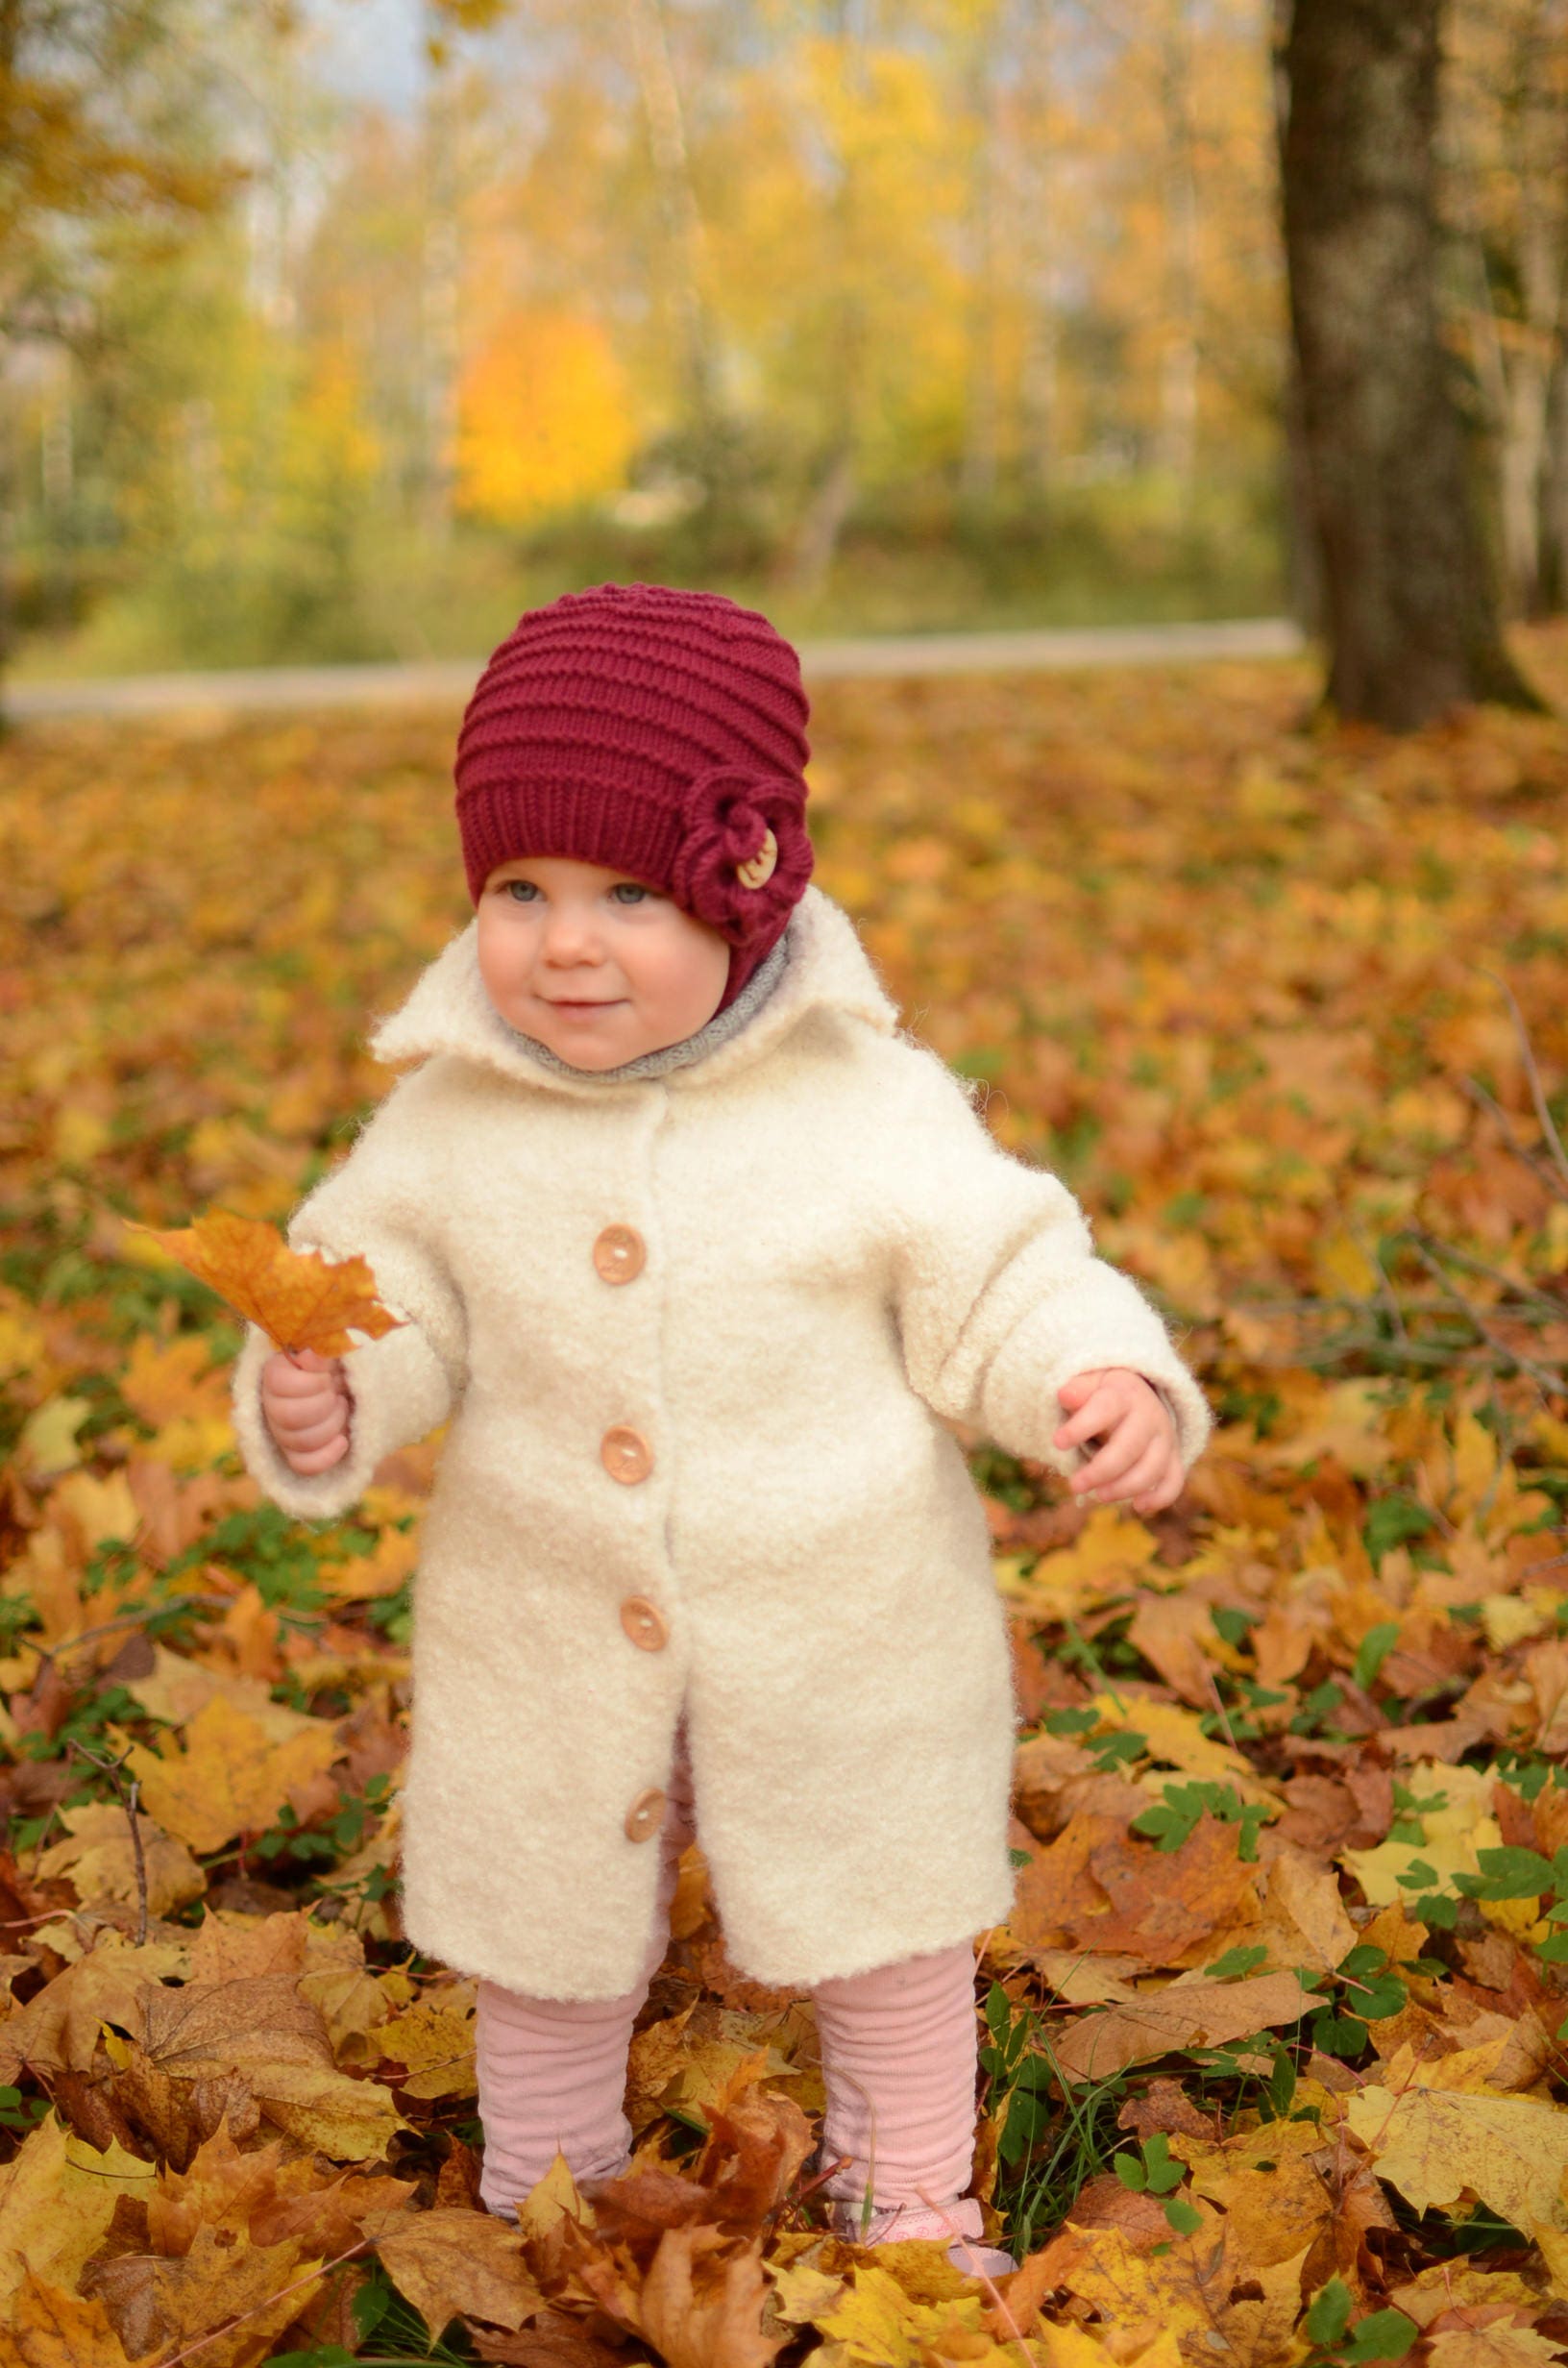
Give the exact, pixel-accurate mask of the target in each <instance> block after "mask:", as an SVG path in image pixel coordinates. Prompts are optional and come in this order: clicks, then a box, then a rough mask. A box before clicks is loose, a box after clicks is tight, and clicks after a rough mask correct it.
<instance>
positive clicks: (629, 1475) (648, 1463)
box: [599, 1422, 653, 1488]
mask: <svg viewBox="0 0 1568 2368" xmlns="http://www.w3.org/2000/svg"><path fill="white" fill-rule="evenodd" d="M599 1454H600V1462H601V1463H602V1465H603V1467H604V1468H605V1470H606V1471H607V1472H608V1473H609V1475H610V1478H611V1479H612V1480H621V1481H624V1482H625V1485H626V1487H627V1488H630V1487H631V1485H632V1483H633V1482H634V1481H637V1480H646V1479H647V1478H648V1475H649V1472H650V1471H651V1470H652V1468H653V1450H652V1448H651V1447H650V1446H649V1443H648V1442H647V1440H646V1439H645V1438H644V1437H643V1434H642V1432H641V1431H633V1430H628V1429H627V1427H626V1425H625V1423H624V1422H618V1423H616V1424H615V1426H614V1428H613V1429H611V1430H608V1431H606V1432H605V1434H604V1436H603V1438H602V1439H601V1440H600V1443H599Z"/></svg>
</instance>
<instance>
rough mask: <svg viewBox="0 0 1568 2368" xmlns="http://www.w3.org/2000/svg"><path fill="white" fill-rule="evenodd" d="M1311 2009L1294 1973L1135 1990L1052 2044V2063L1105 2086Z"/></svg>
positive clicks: (1273, 2026)
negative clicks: (1125, 2073)
mask: <svg viewBox="0 0 1568 2368" xmlns="http://www.w3.org/2000/svg"><path fill="white" fill-rule="evenodd" d="M1311 2003H1312V2002H1311V1993H1310V1992H1308V1991H1306V1990H1304V1989H1303V1988H1302V1986H1301V1984H1300V1983H1299V1982H1298V1981H1297V1979H1296V1977H1295V1975H1294V1974H1293V1973H1264V1974H1259V1975H1257V1976H1255V1977H1254V1978H1253V1979H1252V1980H1250V1981H1244V1982H1174V1983H1171V1984H1169V1985H1167V1986H1166V1987H1165V1988H1164V1989H1162V1990H1158V1991H1154V1992H1147V1991H1145V1992H1141V1993H1140V1994H1139V1997H1138V1999H1137V2000H1136V2001H1135V2003H1134V2004H1133V2005H1131V2006H1117V2007H1112V2008H1110V2009H1109V2010H1108V2011H1107V2012H1106V2013H1104V2014H1086V2015H1084V2016H1082V2017H1081V2019H1080V2020H1079V2021H1077V2022H1075V2023H1074V2024H1073V2026H1072V2028H1071V2030H1070V2031H1068V2032H1067V2034H1066V2036H1065V2037H1064V2038H1062V2039H1059V2040H1058V2041H1057V2042H1056V2044H1055V2054H1056V2060H1057V2063H1058V2064H1059V2065H1060V2067H1061V2069H1062V2070H1063V2071H1064V2072H1065V2073H1066V2076H1067V2078H1068V2079H1069V2080H1072V2081H1091V2080H1092V2081H1103V2080H1109V2079H1110V2078H1111V2077H1112V2075H1113V2074H1114V2073H1116V2072H1120V2071H1122V2070H1123V2069H1124V2068H1125V2067H1126V2066H1127V2065H1128V2064H1130V2063H1147V2062H1149V2061H1150V2060H1152V2059H1153V2058H1155V2057H1156V2056H1169V2055H1172V2054H1175V2053H1178V2052H1179V2051H1181V2050H1182V2049H1185V2048H1191V2047H1224V2046H1226V2045H1228V2044H1229V2042H1230V2041H1231V2040H1233V2039H1246V2038H1251V2037H1252V2036H1253V2035H1254V2034H1255V2033H1257V2032H1260V2031H1266V2030H1272V2029H1277V2028H1278V2027H1279V2026H1280V2025H1282V2024H1286V2023H1295V2022H1299V2020H1300V2019H1301V2016H1302V2015H1303V2013H1305V2012H1306V2010H1307V2009H1308V2008H1309V2007H1310V2006H1311Z"/></svg>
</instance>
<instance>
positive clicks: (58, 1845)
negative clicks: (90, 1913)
mask: <svg viewBox="0 0 1568 2368" xmlns="http://www.w3.org/2000/svg"><path fill="white" fill-rule="evenodd" d="M60 1815H61V1824H62V1825H63V1826H64V1827H65V1829H66V1838H65V1839H64V1840H63V1841H57V1842H54V1843H52V1844H51V1845H50V1847H49V1848H48V1849H47V1850H42V1851H40V1852H39V1853H38V1859H37V1872H38V1873H39V1875H41V1876H43V1877H44V1878H45V1879H47V1878H48V1877H49V1876H51V1875H64V1876H67V1877H68V1878H69V1880H70V1882H71V1883H72V1885H73V1886H74V1887H75V1890H76V1895H77V1897H78V1899H80V1900H82V1901H84V1902H87V1901H92V1900H104V1899H122V1900H126V1901H131V1900H135V1898H137V1896H138V1891H137V1881H136V1853H135V1846H134V1845H133V1843H132V1839H131V1816H130V1813H129V1811H128V1810H125V1809H122V1808H121V1807H120V1806H119V1805H118V1803H117V1802H112V1801H80V1802H78V1804H77V1805H76V1807H75V1808H74V1809H62V1810H61V1813H60ZM136 1833H137V1837H138V1838H139V1840H140V1843H141V1859H142V1873H143V1879H144V1881H145V1883H146V1887H147V1912H148V1913H149V1915H171V1914H172V1913H173V1912H174V1911H175V1909H177V1908H183V1907H184V1905H185V1902H186V1901H187V1900H191V1899H200V1897H201V1895H202V1893H203V1891H205V1890H206V1888H207V1877H206V1875H205V1874H204V1873H203V1871H202V1869H201V1867H200V1866H198V1865H197V1863H196V1861H195V1860H194V1859H193V1858H192V1857H191V1855H190V1852H189V1851H188V1850H187V1849H186V1848H185V1846H184V1842H182V1841H178V1840H177V1839H176V1838H175V1837H174V1836H173V1835H172V1834H166V1833H165V1832H164V1831H163V1829H162V1828H161V1827H160V1826H159V1825H155V1824H154V1822H153V1820H152V1818H151V1817H146V1816H143V1815H141V1814H140V1813H139V1812H138V1813H137V1816H136Z"/></svg>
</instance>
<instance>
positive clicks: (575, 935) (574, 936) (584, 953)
mask: <svg viewBox="0 0 1568 2368" xmlns="http://www.w3.org/2000/svg"><path fill="white" fill-rule="evenodd" d="M545 959H546V960H547V961H549V962H561V963H566V962H597V961H598V960H599V959H600V941H599V929H598V925H597V924H596V923H595V920H594V917H593V915H592V913H587V912H583V911H582V910H580V908H578V907H577V906H575V905H561V904H557V905H554V906H552V907H551V911H550V913H549V915H548V916H547V918H546V921H545Z"/></svg>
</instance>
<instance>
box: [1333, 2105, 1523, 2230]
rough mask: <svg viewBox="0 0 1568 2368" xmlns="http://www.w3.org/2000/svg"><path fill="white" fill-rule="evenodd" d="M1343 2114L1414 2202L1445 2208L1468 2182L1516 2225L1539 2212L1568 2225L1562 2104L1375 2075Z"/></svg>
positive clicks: (1383, 2175)
mask: <svg viewBox="0 0 1568 2368" xmlns="http://www.w3.org/2000/svg"><path fill="white" fill-rule="evenodd" d="M1436 2068H1437V2067H1433V2070H1435V2069H1436ZM1393 2069H1394V2067H1393V2066H1390V2072H1392V2071H1393ZM1428 2077H1430V2075H1429V2069H1428V2067H1427V2066H1425V2065H1414V2066H1412V2067H1411V2070H1410V2074H1409V2078H1410V2080H1411V2082H1412V2085H1409V2086H1407V2087H1403V2088H1397V2089H1396V2088H1385V2087H1382V2086H1379V2085H1375V2084H1374V2085H1369V2086H1367V2087H1364V2088H1362V2089H1361V2090H1360V2094H1359V2095H1356V2096H1352V2097H1347V2098H1346V2100H1345V2106H1344V2116H1345V2120H1346V2122H1347V2123H1348V2125H1349V2127H1350V2129H1351V2130H1352V2131H1353V2132H1354V2133H1355V2134H1356V2136H1357V2137H1359V2138H1360V2141H1361V2144H1362V2145H1363V2146H1364V2147H1366V2149H1367V2151H1368V2152H1369V2153H1370V2155H1371V2156H1372V2158H1373V2161H1374V2163H1375V2164H1376V2166H1377V2172H1378V2177H1379V2178H1380V2179H1383V2180H1386V2181H1387V2183H1388V2184H1389V2185H1390V2186H1393V2187H1397V2188H1398V2189H1399V2192H1400V2194H1401V2195H1402V2196H1404V2198H1405V2200H1406V2202H1407V2203H1408V2204H1409V2205H1411V2206H1413V2208H1415V2210H1417V2211H1431V2210H1433V2209H1439V2210H1440V2209H1441V2208H1443V2207H1444V2206H1446V2205H1449V2204H1457V2203H1458V2200H1459V2198H1460V2197H1461V2196H1462V2195H1464V2194H1465V2193H1466V2192H1468V2193H1470V2194H1472V2195H1478V2196H1479V2197H1480V2198H1481V2200H1482V2203H1483V2204H1486V2205H1488V2206H1489V2207H1490V2208H1491V2209H1492V2210H1493V2211H1495V2212H1496V2213H1497V2214H1498V2216H1499V2217H1500V2218H1501V2219H1504V2220H1507V2221H1508V2222H1510V2223H1511V2225H1512V2226H1513V2227H1514V2228H1521V2229H1523V2228H1529V2227H1530V2226H1531V2223H1532V2222H1533V2221H1537V2220H1538V2221H1543V2222H1545V2223H1546V2225H1547V2226H1548V2227H1550V2228H1556V2229H1568V2205H1565V2204H1564V2202H1563V2198H1562V2188H1563V2181H1564V2178H1565V2177H1568V2113H1564V2112H1563V2111H1561V2110H1560V2109H1558V2108H1557V2107H1556V2106H1552V2105H1545V2104H1537V2103H1536V2102H1535V2100H1534V2099H1533V2098H1531V2097H1499V2096H1485V2095H1480V2094H1477V2093H1476V2092H1474V2091H1473V2090H1466V2089H1451V2088H1437V2087H1428V2086H1422V2085H1415V2084H1414V2083H1420V2082H1422V2081H1424V2080H1425V2079H1427V2078H1428Z"/></svg>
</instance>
